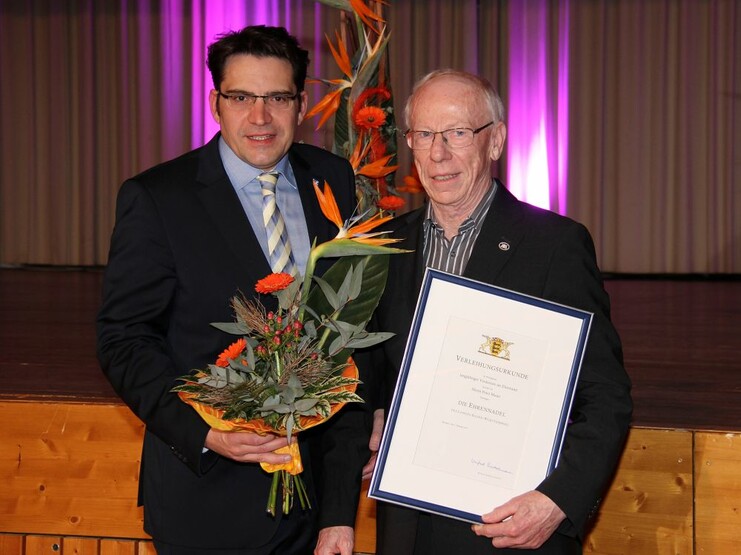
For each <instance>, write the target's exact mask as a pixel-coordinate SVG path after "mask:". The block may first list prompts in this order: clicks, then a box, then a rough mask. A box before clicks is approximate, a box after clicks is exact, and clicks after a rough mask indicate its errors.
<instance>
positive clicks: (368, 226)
mask: <svg viewBox="0 0 741 555" xmlns="http://www.w3.org/2000/svg"><path fill="white" fill-rule="evenodd" d="M391 219H392V217H391V216H381V215H380V214H374V215H373V216H372V217H370V218H368V219H367V220H366V221H364V222H362V223H359V224H358V225H354V226H352V227H351V228H350V229H348V230H347V236H348V237H354V236H356V235H361V234H363V233H367V232H369V231H371V230H373V229H375V228H377V227H378V226H379V225H381V224H384V223H386V222H387V221H389V220H391Z"/></svg>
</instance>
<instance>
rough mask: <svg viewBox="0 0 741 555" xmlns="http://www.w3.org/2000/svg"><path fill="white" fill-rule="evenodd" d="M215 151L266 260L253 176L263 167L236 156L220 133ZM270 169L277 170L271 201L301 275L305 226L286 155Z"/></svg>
mask: <svg viewBox="0 0 741 555" xmlns="http://www.w3.org/2000/svg"><path fill="white" fill-rule="evenodd" d="M219 154H220V155H221V161H222V163H223V164H224V169H225V170H226V175H227V176H229V180H230V181H231V182H232V187H234V190H235V191H236V192H237V196H238V197H239V201H240V202H241V203H242V208H244V213H245V214H246V215H247V219H248V220H249V221H250V224H251V225H252V229H253V230H254V231H255V236H256V237H257V240H258V242H259V243H260V247H262V252H263V254H264V256H265V260H268V261H269V260H270V258H269V256H268V237H267V231H266V230H265V225H264V224H263V222H262V186H261V185H260V182H259V181H258V180H257V176H259V175H260V174H261V173H263V170H260V169H257V168H254V167H252V166H251V165H249V164H248V163H247V162H244V161H243V160H242V159H240V158H239V157H238V156H237V155H236V154H234V151H232V149H231V148H229V145H227V144H226V141H224V138H223V137H221V138H220V139H219ZM272 171H275V172H278V183H277V185H276V189H275V202H276V204H277V205H278V210H280V213H281V214H282V216H283V220H284V221H285V224H286V231H287V232H288V240H289V241H290V242H291V252H292V253H293V260H294V262H295V263H296V267H297V268H298V271H299V272H301V275H303V274H304V273H305V272H306V261H307V259H308V258H309V248H310V244H309V230H308V228H307V227H306V218H305V217H304V209H303V206H302V204H301V195H300V194H299V192H298V187H297V185H296V178H295V176H294V175H293V169H292V168H291V164H289V163H288V155H286V156H284V157H283V158H281V159H280V161H279V162H278V164H277V165H276V166H275V168H273V170H272Z"/></svg>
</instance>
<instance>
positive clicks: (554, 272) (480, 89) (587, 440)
mask: <svg viewBox="0 0 741 555" xmlns="http://www.w3.org/2000/svg"><path fill="white" fill-rule="evenodd" d="M405 117H406V122H407V125H408V126H409V130H408V131H407V132H406V134H405V136H406V140H407V143H408V145H409V147H410V148H411V149H412V151H413V154H414V162H415V165H416V167H417V170H418V173H419V177H420V180H421V182H422V185H423V186H424V189H425V191H426V193H427V195H428V197H429V201H428V202H427V204H426V205H425V206H424V207H422V208H421V209H419V210H417V211H414V212H411V213H409V214H407V215H405V216H402V217H401V218H398V219H397V220H396V222H395V224H394V229H393V234H394V236H396V237H399V238H402V239H403V242H402V243H400V244H399V245H398V246H400V247H401V248H407V249H411V250H413V251H414V254H412V255H403V256H398V257H392V260H391V268H390V272H389V275H390V276H393V278H392V279H390V280H389V283H388V285H387V289H386V292H385V294H384V297H383V298H382V300H381V304H380V305H379V308H378V311H377V313H376V317H377V320H378V326H379V329H383V330H389V331H394V332H396V337H394V338H393V339H391V340H390V341H387V342H386V343H384V344H382V345H381V346H380V347H379V349H378V350H377V352H376V353H374V356H376V357H377V359H378V360H377V361H376V363H375V364H374V365H373V367H372V368H370V369H368V374H367V376H366V378H365V379H366V380H367V381H370V380H372V379H373V378H374V376H373V374H372V372H376V373H382V374H383V380H382V381H383V382H384V384H383V385H379V386H378V389H379V390H380V391H381V393H380V395H379V397H380V398H384V399H385V402H386V403H388V402H389V401H390V399H391V395H392V391H393V386H394V384H395V383H396V377H397V375H398V372H399V368H400V364H401V359H402V355H403V351H404V347H405V342H406V338H407V336H408V334H409V329H410V324H411V320H412V316H413V312H414V307H415V300H416V298H417V292H418V291H419V288H420V284H421V281H422V276H423V273H424V269H425V267H428V266H429V267H433V268H437V269H440V270H444V271H447V272H450V273H454V274H458V275H463V276H466V277H470V278H473V279H476V280H479V281H482V282H486V283H491V284H494V285H497V286H501V287H504V288H507V289H512V290H515V291H519V292H522V293H525V294H527V295H531V296H536V297H541V298H545V299H548V300H551V301H555V302H557V303H561V304H564V305H569V306H573V307H576V308H580V309H583V310H587V311H590V312H593V313H594V319H593V323H592V329H591V334H590V336H589V343H588V346H587V349H586V353H585V357H584V362H583V366H582V370H581V375H580V378H579V382H578V385H577V389H576V397H575V400H574V404H573V409H572V414H571V418H570V424H569V427H568V430H567V432H566V438H565V442H564V446H563V451H562V455H561V459H560V461H559V464H558V467H557V468H556V469H555V470H554V471H553V473H552V474H551V475H550V476H548V477H547V478H546V479H545V480H543V482H542V483H541V484H539V485H538V487H537V488H535V490H534V491H530V492H527V493H525V494H523V495H519V496H517V497H515V498H513V499H511V500H510V501H508V502H507V503H505V504H503V505H501V506H498V507H492V510H491V512H489V513H487V514H485V515H483V520H484V524H480V525H475V526H473V527H471V526H470V525H468V524H466V523H463V522H460V521H456V520H452V519H448V518H445V517H440V516H436V515H430V514H426V513H422V512H418V511H415V510H411V509H407V508H401V507H398V506H395V505H389V504H386V503H379V506H378V553H379V555H388V554H399V555H402V554H404V555H411V554H418V555H422V554H424V555H435V554H440V555H442V554H446V555H448V554H450V553H465V554H467V555H470V554H479V553H481V554H484V553H515V552H521V551H520V550H521V549H535V550H536V552H538V553H553V554H567V553H581V540H582V538H583V537H584V532H585V529H586V526H587V523H588V521H589V519H590V518H591V517H592V516H593V515H594V514H595V512H596V510H597V507H598V506H599V503H600V499H601V496H602V494H603V491H604V489H605V487H606V485H607V484H608V481H609V479H610V477H611V474H612V472H613V470H614V467H615V464H616V462H617V459H618V456H619V454H620V450H621V448H622V445H623V441H624V439H625V435H626V433H627V429H628V424H629V421H630V415H631V410H632V403H631V399H630V381H629V379H628V376H627V375H626V373H625V370H624V368H623V364H622V353H621V346H620V339H619V337H618V335H617V333H616V331H615V329H614V327H613V326H612V324H611V322H610V314H609V310H610V309H609V299H608V296H607V294H606V292H605V291H604V289H603V287H602V281H601V277H600V272H599V269H598V268H597V264H596V260H595V253H594V246H593V244H592V240H591V238H590V236H589V233H588V231H587V230H586V229H585V228H584V226H582V225H580V224H578V223H576V222H574V221H572V220H570V219H568V218H565V217H562V216H559V215H557V214H554V213H552V212H548V211H545V210H541V209H538V208H535V207H533V206H529V205H527V204H525V203H523V202H520V201H518V200H517V199H516V198H515V197H514V196H513V195H512V194H511V193H510V192H509V191H508V190H507V189H506V188H505V187H504V185H503V184H502V183H501V182H500V181H498V180H497V179H493V178H492V176H491V169H490V168H491V162H492V161H493V160H497V159H498V158H499V156H500V155H501V154H502V149H503V147H504V141H505V137H506V128H505V125H504V122H503V121H502V119H503V108H502V102H501V99H500V98H499V96H498V95H497V93H496V92H495V91H494V90H493V89H492V87H491V85H489V84H488V83H487V82H486V81H484V80H482V79H480V78H479V77H477V76H475V75H471V74H468V73H464V72H459V71H453V70H442V71H436V72H433V73H431V74H429V75H427V76H425V77H424V78H422V79H421V80H420V81H419V82H418V83H417V85H416V86H415V88H414V90H413V92H412V94H411V96H410V98H409V100H408V102H407V105H406V110H405ZM377 412H378V411H377ZM377 416H380V412H379V413H378V414H377ZM378 420H380V419H377V421H378ZM378 436H379V429H378V426H376V428H375V429H374V435H373V438H372V441H371V448H372V449H373V448H375V449H377V442H378ZM497 448H498V447H497V444H496V442H495V441H492V442H491V450H492V452H496V450H497ZM370 467H372V463H370V464H369V465H368V466H367V467H366V469H365V473H366V475H367V473H368V470H369V469H370ZM515 549H517V551H515Z"/></svg>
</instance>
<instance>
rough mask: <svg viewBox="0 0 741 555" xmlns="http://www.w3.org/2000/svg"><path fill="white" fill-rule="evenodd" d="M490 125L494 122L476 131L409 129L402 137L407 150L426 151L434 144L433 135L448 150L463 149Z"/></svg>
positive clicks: (468, 128)
mask: <svg viewBox="0 0 741 555" xmlns="http://www.w3.org/2000/svg"><path fill="white" fill-rule="evenodd" d="M490 125H494V122H493V121H490V122H489V123H487V124H486V125H482V126H481V127H479V128H478V129H471V128H470V127H454V128H453V129H445V130H444V131H415V130H414V129H409V130H407V131H405V132H404V136H405V137H406V139H407V144H408V145H409V148H411V149H412V150H427V149H428V148H432V143H433V142H435V135H440V136H441V137H442V138H443V142H444V143H445V144H446V145H447V146H449V147H450V148H465V147H467V146H471V145H472V144H473V138H474V136H475V135H477V134H478V133H481V132H482V131H483V130H484V129H486V128H487V127H489V126H490Z"/></svg>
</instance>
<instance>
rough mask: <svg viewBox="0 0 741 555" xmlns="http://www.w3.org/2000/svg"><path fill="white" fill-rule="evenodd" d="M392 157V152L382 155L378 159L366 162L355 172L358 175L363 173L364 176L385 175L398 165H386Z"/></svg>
mask: <svg viewBox="0 0 741 555" xmlns="http://www.w3.org/2000/svg"><path fill="white" fill-rule="evenodd" d="M391 158H393V154H389V155H387V156H384V157H383V158H379V159H378V160H375V161H373V162H371V163H370V164H367V165H365V166H363V167H362V168H360V169H359V170H357V171H356V172H355V173H357V174H358V175H365V176H366V177H374V178H378V177H385V176H387V175H388V174H390V173H393V172H395V171H396V170H397V168H398V167H399V166H398V165H397V166H387V165H386V164H387V163H388V161H389V160H391Z"/></svg>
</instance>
